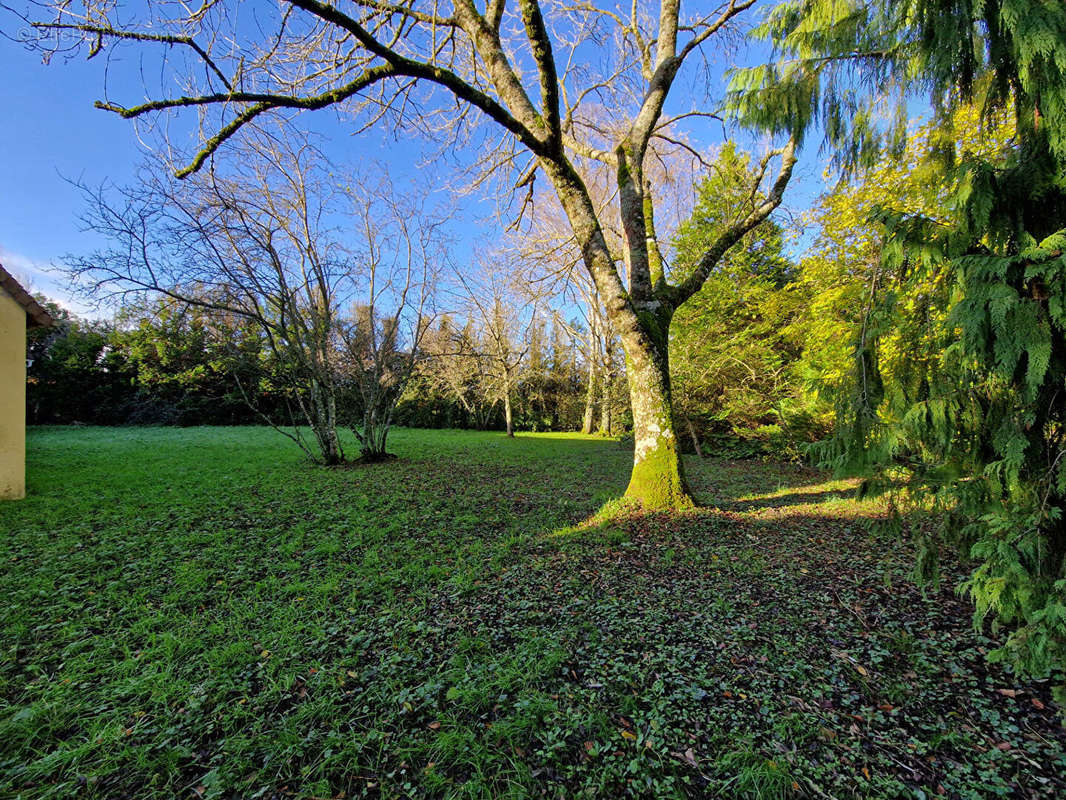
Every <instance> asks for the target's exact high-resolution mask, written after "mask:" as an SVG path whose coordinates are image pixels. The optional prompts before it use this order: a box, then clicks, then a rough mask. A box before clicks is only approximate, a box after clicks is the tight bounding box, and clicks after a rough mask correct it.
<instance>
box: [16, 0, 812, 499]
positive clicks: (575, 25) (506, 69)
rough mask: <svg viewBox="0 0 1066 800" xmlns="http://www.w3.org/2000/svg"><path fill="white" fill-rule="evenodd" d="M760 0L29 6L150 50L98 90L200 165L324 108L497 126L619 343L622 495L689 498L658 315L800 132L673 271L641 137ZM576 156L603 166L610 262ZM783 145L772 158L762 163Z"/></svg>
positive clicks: (746, 225) (422, 126)
mask: <svg viewBox="0 0 1066 800" xmlns="http://www.w3.org/2000/svg"><path fill="white" fill-rule="evenodd" d="M753 5H754V0H725V1H724V2H716V3H711V4H707V3H695V2H692V3H688V4H687V5H686V7H685V10H683V9H682V2H681V0H660V2H658V3H634V4H633V5H632V6H631V7H627V8H626V9H625V10H620V9H618V8H616V7H615V6H614V5H608V4H604V5H602V6H596V5H595V4H593V3H576V4H546V3H541V2H538V1H537V0H487V2H485V3H483V4H480V5H479V4H477V3H476V2H475V0H454V2H444V1H443V0H439V1H435V0H425V2H415V0H401V1H400V2H395V3H383V2H380V0H351V2H347V3H344V4H339V5H331V4H328V3H323V2H320V1H319V0H286V2H281V3H279V4H278V5H277V6H275V7H269V8H257V10H256V20H255V22H254V24H253V23H252V22H251V21H250V20H244V19H243V15H242V14H240V13H239V8H240V6H239V5H238V4H237V3H235V2H234V3H227V2H208V3H204V4H202V5H200V6H197V7H196V8H195V9H193V8H192V7H189V6H184V5H180V4H174V5H173V6H171V5H169V4H154V5H150V6H146V10H145V11H144V12H143V13H136V12H132V13H131V12H128V11H127V10H126V9H119V8H117V7H116V6H114V5H112V4H110V3H106V2H99V3H98V2H89V3H86V4H84V5H77V6H75V5H72V4H71V3H67V2H62V3H59V2H57V3H55V4H53V5H52V8H53V10H54V12H55V13H54V15H52V16H51V17H48V18H43V19H42V18H37V19H33V18H32V12H31V13H30V15H29V16H28V17H27V19H28V21H29V24H30V26H31V27H30V29H31V30H33V31H35V32H36V33H37V34H38V37H39V38H37V40H36V42H35V44H36V45H37V46H38V47H41V48H43V49H45V50H46V51H49V52H55V51H57V50H66V49H69V48H71V47H77V46H79V45H81V46H85V47H87V48H88V50H89V53H90V54H91V55H92V54H95V53H97V52H100V51H101V50H102V49H107V48H111V47H118V46H122V45H126V46H131V45H132V46H137V47H140V48H154V49H155V52H157V53H158V57H159V58H160V59H161V61H162V64H160V65H159V66H160V69H161V70H162V72H163V74H164V75H167V76H168V79H167V80H166V81H165V82H164V85H163V86H162V87H161V88H160V89H159V90H158V91H157V92H156V91H152V90H151V89H149V92H150V94H152V95H154V96H153V97H152V98H151V99H149V100H147V101H144V102H136V103H133V104H131V105H120V104H119V103H118V102H116V101H114V100H107V101H103V102H100V103H99V105H100V107H102V108H105V109H107V110H110V111H113V112H115V113H117V114H120V115H121V116H123V117H125V118H128V119H139V118H144V117H146V116H150V115H154V114H159V113H162V112H167V111H172V110H179V109H192V110H195V112H196V113H197V114H198V115H199V120H200V123H201V129H202V131H203V134H202V139H201V142H200V145H199V147H198V149H197V151H196V152H195V153H194V154H192V155H191V157H190V159H189V161H188V163H187V164H186V166H184V167H183V168H182V169H180V170H179V174H180V175H188V174H191V173H193V172H195V171H196V170H198V169H201V168H202V167H203V166H204V165H205V164H207V162H208V160H209V159H210V158H211V157H212V155H213V154H214V153H215V152H216V151H217V150H218V149H219V148H220V147H223V146H224V145H225V144H226V143H227V142H228V141H229V140H230V139H231V138H233V137H234V136H235V135H236V134H237V133H238V132H239V131H240V130H241V129H242V128H243V127H244V126H245V125H247V124H248V123H250V122H252V121H253V120H256V119H259V118H261V117H264V116H265V115H270V114H283V115H284V114H291V113H292V112H298V111H301V110H315V109H322V108H325V107H328V106H339V107H343V108H345V109H349V110H353V111H358V112H360V116H359V121H358V122H357V123H355V125H356V126H359V127H363V126H371V125H376V124H391V125H395V126H400V127H409V128H414V129H418V130H420V131H423V132H426V133H429V134H431V135H437V136H440V135H441V134H442V133H444V134H445V135H447V136H450V137H452V138H453V139H454V140H456V141H461V140H468V139H469V137H470V136H471V135H479V134H483V133H485V132H486V131H487V132H488V135H489V138H491V137H492V136H493V135H495V136H496V139H495V140H494V141H492V142H491V143H490V144H489V146H482V147H481V148H480V150H479V152H480V153H481V154H482V159H481V163H483V164H484V165H485V166H486V167H487V168H489V169H493V170H503V171H509V170H514V171H515V172H517V173H518V174H519V175H520V176H521V178H520V180H519V184H520V185H523V186H529V187H530V189H532V182H533V181H534V179H535V177H536V175H538V174H541V175H543V176H544V177H545V178H547V181H548V183H549V184H550V185H551V186H552V188H553V189H554V191H555V193H556V195H557V196H558V199H559V201H560V202H561V204H562V206H563V209H564V210H565V212H566V216H567V219H568V220H569V223H570V225H571V227H572V230H573V233H574V238H575V240H576V241H577V243H578V245H579V246H580V248H581V252H582V256H583V261H584V264H585V267H586V269H587V270H588V272H589V274H590V276H591V278H592V281H593V283H594V284H595V286H596V291H597V294H598V295H599V298H600V300H601V302H602V303H603V305H604V307H605V309H606V313H607V316H608V317H609V319H610V321H611V326H612V328H613V330H614V331H615V333H616V335H617V336H618V337H619V340H620V342H621V345H622V347H623V349H624V351H625V355H626V363H627V376H628V380H629V388H630V400H631V405H632V410H633V424H634V439H635V451H634V462H633V470H632V475H631V479H630V483H629V487H628V489H627V495H628V496H629V497H631V498H633V499H634V500H636V501H639V502H641V503H643V504H644V505H646V506H648V507H652V508H672V507H682V506H686V505H690V504H691V503H692V502H693V501H692V498H691V495H690V493H689V489H688V486H687V484H686V482H685V477H684V471H683V468H682V463H681V460H680V456H679V452H678V443H677V438H676V436H675V432H674V420H673V410H672V405H671V389H670V377H669V375H670V370H669V358H668V343H669V342H668V340H669V335H668V334H669V329H670V321H671V319H672V317H673V314H674V312H675V311H676V310H677V309H678V308H679V307H680V306H681V305H683V304H684V303H685V302H686V301H688V299H689V298H691V297H692V296H693V295H694V294H695V293H696V292H697V291H698V290H699V289H700V287H701V286H702V285H703V284H704V282H705V281H706V279H707V277H708V276H709V275H710V274H711V272H712V270H713V269H714V268H715V265H716V264H717V263H718V261H719V259H720V258H721V257H722V255H723V254H724V253H725V252H726V251H727V250H729V249H730V248H731V247H732V246H734V245H735V244H736V243H737V242H738V241H740V239H741V238H743V236H744V235H745V234H746V233H747V232H748V231H750V230H752V229H753V228H754V227H756V226H757V225H759V224H760V223H761V222H762V221H763V220H765V219H766V218H767V217H768V216H769V214H770V213H771V212H772V211H773V210H774V209H775V208H776V207H777V206H778V205H779V204H780V202H781V199H782V193H783V192H784V190H785V186H786V184H787V183H788V181H789V179H790V177H791V174H792V170H793V166H794V164H795V158H796V156H795V148H796V142H795V140H789V141H788V142H787V143H786V144H785V145H784V146H783V147H781V148H780V149H777V150H773V151H771V152H770V153H769V154H768V155H767V157H766V158H765V159H764V160H763V162H762V163H761V165H760V166H759V168H758V170H757V178H758V179H759V180H760V182H761V181H763V179H764V178H765V185H764V186H763V189H762V198H763V199H762V201H761V202H760V203H758V204H757V205H756V206H755V207H754V208H751V209H750V210H749V209H745V210H744V211H743V212H742V213H738V214H737V215H736V216H735V218H733V219H732V220H731V222H730V224H729V225H727V226H726V227H725V228H723V230H722V231H721V233H720V235H719V236H718V238H717V239H716V240H715V241H714V242H712V243H711V244H710V245H709V246H708V247H707V249H706V250H705V252H704V253H703V254H702V255H701V257H700V258H699V259H698V260H697V262H696V263H695V265H694V268H693V270H692V271H691V273H690V274H689V275H688V276H687V277H686V278H685V280H683V281H680V282H678V283H675V284H671V283H670V281H669V280H668V271H667V269H666V265H665V264H664V263H663V258H662V255H661V253H660V250H659V246H658V243H657V239H656V233H655V224H654V187H653V186H652V185H651V183H650V181H649V180H648V171H647V170H646V167H645V162H646V158H647V156H648V152H649V143H650V142H651V141H652V140H653V138H655V137H657V136H665V137H671V136H672V135H673V134H672V131H673V130H674V129H675V128H676V127H677V126H678V125H679V124H681V123H682V121H683V120H699V119H700V117H706V116H709V114H708V113H707V112H708V111H711V110H713V109H709V108H706V107H703V108H700V107H696V108H690V109H688V110H682V111H680V112H674V111H667V107H668V98H669V97H670V96H671V93H672V92H673V93H675V94H678V92H676V91H675V87H676V85H677V83H678V79H679V76H680V75H681V74H682V68H683V67H684V66H685V65H686V64H688V63H689V62H692V61H695V60H697V59H698V58H699V57H700V56H701V55H703V54H706V53H708V52H710V51H720V50H721V49H722V48H723V47H725V46H726V45H727V43H728V41H729V36H728V35H726V34H728V33H729V32H730V30H731V28H733V26H734V25H735V24H736V23H737V22H738V21H739V19H740V18H741V17H742V15H744V14H745V13H746V12H748V11H749V10H750V9H751V8H752V6H753ZM708 83H710V82H708ZM173 87H180V89H177V90H175V89H174V88H173ZM677 105H679V103H678V102H677V101H675V102H674V104H673V106H671V108H676V107H677ZM593 112H595V113H593ZM604 113H606V114H608V115H609V116H610V117H611V118H612V122H613V124H612V125H611V126H610V128H607V129H604V128H603V127H601V126H599V125H598V124H597V122H596V120H598V119H599V118H600V117H601V116H602V115H603V114H604ZM484 122H488V123H489V124H488V125H487V126H484V125H482V123H484ZM607 131H613V132H614V133H610V132H607ZM482 144H483V145H484V144H485V142H484V141H483V142H482ZM578 157H580V158H583V159H587V160H589V161H594V162H596V163H598V164H601V165H603V166H605V167H606V168H607V169H608V170H609V171H610V172H611V174H612V176H613V182H614V184H615V188H616V189H617V207H618V214H619V217H620V220H621V224H622V236H623V244H622V256H623V261H624V268H622V269H620V267H621V266H622V265H620V264H619V263H617V261H616V260H615V258H614V257H613V255H612V253H611V251H610V249H609V248H608V245H607V242H606V239H605V236H604V229H603V224H602V221H601V219H600V218H599V215H598V213H597V209H596V207H595V204H594V203H593V201H592V199H591V197H590V193H589V189H588V185H587V182H586V180H587V179H586V177H585V176H584V175H583V174H582V171H581V169H579V167H578V165H577V161H576V159H577V158H578ZM775 159H776V162H777V168H776V174H775V175H772V176H769V177H767V173H768V170H769V168H770V166H771V162H773V161H774V160H775ZM512 174H513V173H512ZM757 188H758V187H753V192H754V191H756V190H757Z"/></svg>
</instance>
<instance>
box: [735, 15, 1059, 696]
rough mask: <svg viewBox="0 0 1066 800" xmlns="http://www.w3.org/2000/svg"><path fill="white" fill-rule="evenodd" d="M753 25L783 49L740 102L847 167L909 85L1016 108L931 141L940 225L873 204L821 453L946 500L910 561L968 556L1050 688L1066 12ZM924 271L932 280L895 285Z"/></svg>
mask: <svg viewBox="0 0 1066 800" xmlns="http://www.w3.org/2000/svg"><path fill="white" fill-rule="evenodd" d="M761 32H762V34H763V35H765V36H767V37H769V38H771V39H772V41H773V43H774V45H775V47H776V48H777V51H778V53H779V54H780V55H781V56H782V59H781V60H780V61H779V62H778V63H777V64H774V65H770V66H766V67H762V68H760V69H758V70H752V71H747V72H743V73H740V74H738V75H737V76H736V78H735V83H734V88H735V89H736V90H737V92H736V94H735V97H736V98H737V108H738V110H739V111H740V113H741V114H742V116H744V117H745V118H746V119H748V121H750V122H752V123H754V124H759V125H768V126H769V127H771V128H777V129H779V130H791V131H799V132H809V131H810V130H811V129H813V128H814V127H816V126H818V125H821V127H822V128H823V130H824V132H825V135H826V139H827V140H828V142H829V143H830V144H831V145H832V146H833V147H834V151H835V153H836V155H837V158H838V161H839V162H840V163H841V164H843V165H844V166H845V167H854V166H861V165H864V164H869V163H871V162H872V161H874V160H875V159H876V157H877V155H878V153H879V151H880V149H881V148H882V147H883V146H885V145H887V146H888V147H889V148H891V149H892V150H894V151H895V152H901V151H902V149H903V147H904V145H905V141H906V132H907V131H906V119H907V114H906V104H907V102H908V100H910V99H911V98H913V97H914V96H915V95H919V96H921V97H923V98H924V99H926V100H928V101H929V102H931V103H932V105H933V108H934V109H935V111H936V114H937V116H936V119H937V121H938V122H939V123H940V124H941V125H942V126H943V128H944V130H945V131H950V130H951V127H950V121H951V117H952V114H953V113H954V112H955V111H956V109H957V108H958V107H959V106H960V105H965V104H968V103H977V104H978V105H979V106H980V107H981V108H982V110H983V121H984V123H985V124H989V125H991V124H994V123H995V120H996V118H997V115H998V114H1000V113H1002V112H1004V111H1005V112H1007V113H1009V114H1010V116H1011V118H1012V119H1011V121H1012V123H1013V125H1014V128H1015V137H1014V139H1013V140H1012V141H1011V142H1010V145H1009V147H1007V148H1005V149H1004V150H1003V151H1002V152H999V153H992V154H987V153H973V152H962V153H958V152H957V151H956V149H955V148H952V147H941V148H938V150H939V152H938V153H937V155H938V156H939V157H940V158H939V166H940V168H941V169H942V170H943V172H944V174H945V176H946V177H947V184H948V185H949V186H950V187H951V190H952V191H951V193H950V198H949V202H948V206H947V210H948V211H949V213H948V214H947V215H946V217H945V218H942V219H937V218H934V217H932V216H930V215H928V214H922V213H917V214H916V213H906V211H903V212H901V211H899V210H897V209H887V208H882V209H879V210H877V211H875V216H876V217H877V218H878V219H879V221H880V222H881V224H882V225H883V229H884V232H885V237H886V239H885V246H884V251H883V266H884V269H883V271H882V274H883V279H884V283H883V284H882V285H881V286H880V287H877V289H876V290H875V293H874V296H873V299H874V302H873V303H871V304H870V309H869V313H868V314H867V315H866V320H865V324H864V334H863V336H862V338H861V339H860V341H859V342H858V347H857V348H856V356H855V361H854V363H855V365H856V376H857V378H856V380H855V382H854V388H855V394H854V401H853V402H852V403H851V404H850V409H849V411H850V413H849V415H848V421H849V423H850V424H849V425H848V426H847V427H846V429H845V430H844V431H843V432H842V434H841V437H840V438H839V439H838V440H837V441H836V443H835V445H834V446H833V447H830V448H829V449H828V454H830V455H833V456H834V457H835V460H836V461H837V463H838V464H840V465H847V464H850V465H853V466H855V465H858V466H862V467H863V468H864V469H865V470H867V471H868V473H871V472H872V474H874V475H876V476H877V477H879V478H880V479H881V481H880V482H881V484H882V485H887V486H890V487H893V488H894V489H895V490H896V491H897V493H898V496H899V498H900V499H901V501H903V502H910V503H915V504H918V505H920V506H923V507H924V506H928V505H929V504H930V503H931V504H932V505H933V506H934V507H935V508H937V509H938V510H940V511H942V512H943V513H942V515H941V518H942V519H943V520H944V525H943V527H942V528H941V530H940V531H939V536H934V537H931V539H930V540H928V541H926V542H924V547H923V549H922V552H923V554H924V557H923V558H922V559H921V560H920V567H921V568H922V571H923V572H926V573H927V574H928V573H930V572H931V571H932V570H933V568H934V567H935V563H934V562H933V560H932V559H930V558H929V557H928V556H930V555H931V554H932V553H935V551H936V545H937V542H938V540H939V539H942V538H945V537H946V538H950V539H951V540H952V541H955V542H957V543H959V544H961V545H962V546H963V548H964V550H965V552H967V553H968V554H969V555H970V556H972V557H973V558H974V559H975V561H976V566H975V568H974V571H973V573H972V575H971V578H970V580H969V581H968V582H967V584H966V586H967V588H968V590H969V591H970V593H971V594H972V596H973V598H974V599H975V601H976V606H977V619H978V621H980V620H981V619H983V618H985V617H987V616H988V615H992V616H993V617H994V618H995V619H996V620H997V621H998V622H1001V623H1006V624H1008V625H1009V626H1010V629H1011V633H1010V635H1009V637H1008V639H1007V641H1006V644H1005V646H1004V647H1002V648H1000V649H999V650H998V651H997V652H996V653H995V654H994V657H995V658H997V659H1006V660H1009V661H1010V662H1011V663H1013V664H1014V665H1015V666H1016V667H1018V668H1020V669H1022V670H1024V671H1026V672H1028V673H1030V674H1032V675H1035V676H1049V675H1055V676H1057V679H1058V681H1059V682H1060V683H1061V682H1062V670H1063V665H1064V664H1066V519H1064V511H1066V458H1064V456H1066V441H1064V438H1063V437H1064V432H1066V427H1064V425H1066V399H1064V390H1066V259H1064V258H1063V253H1064V251H1066V113H1064V112H1066V75H1064V71H1066V4H1063V3H1061V2H1057V1H1056V0H998V1H995V2H981V1H980V0H905V2H887V0H877V1H869V2H854V1H852V2H838V1H836V0H798V1H796V2H789V3H786V4H784V5H782V6H780V7H778V8H777V9H776V10H775V11H774V13H773V14H772V15H771V16H770V18H769V20H768V22H767V23H766V25H765V26H764V27H763V28H762V31H761ZM888 100H895V104H894V107H895V109H896V114H895V115H894V118H893V120H892V122H891V123H890V124H888V125H883V124H879V121H880V120H883V119H884V118H885V115H884V114H883V113H875V109H879V108H885V107H887V106H886V101H888ZM944 141H945V142H947V141H949V137H945V140H944ZM920 283H924V284H925V285H926V286H927V287H928V289H929V291H927V292H924V293H919V294H917V295H915V293H914V292H913V291H910V292H908V291H906V290H904V291H900V287H904V289H912V290H913V288H914V287H915V286H916V285H918V284H920ZM903 297H909V298H910V299H909V301H908V302H910V305H909V306H907V305H904V304H902V303H901V301H900V298H903ZM890 334H891V335H893V336H894V337H895V339H896V342H897V344H896V345H895V349H894V352H889V350H890V348H889V347H888V346H887V337H888V336H889V335H890ZM930 354H935V357H930ZM886 359H891V360H893V361H894V362H895V365H896V366H895V371H896V375H895V377H894V379H893V380H891V381H885V380H884V373H883V371H882V365H883V363H884V362H885V361H886ZM1059 699H1060V700H1066V685H1063V686H1060V690H1059Z"/></svg>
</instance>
